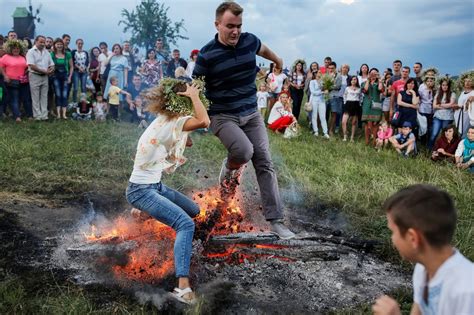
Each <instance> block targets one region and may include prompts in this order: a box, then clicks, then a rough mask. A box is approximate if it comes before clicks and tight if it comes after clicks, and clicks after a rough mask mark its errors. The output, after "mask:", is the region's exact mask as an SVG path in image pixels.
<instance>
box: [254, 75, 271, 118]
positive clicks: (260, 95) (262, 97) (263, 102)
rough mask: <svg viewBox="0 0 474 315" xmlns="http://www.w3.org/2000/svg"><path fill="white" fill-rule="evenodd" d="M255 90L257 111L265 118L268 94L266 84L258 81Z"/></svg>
mask: <svg viewBox="0 0 474 315" xmlns="http://www.w3.org/2000/svg"><path fill="white" fill-rule="evenodd" d="M258 89H259V90H258V92H257V104H258V111H259V112H260V114H261V115H262V117H263V118H265V114H266V113H267V103H268V97H269V96H270V94H269V93H268V92H267V85H266V84H265V83H260V86H259V87H258Z"/></svg>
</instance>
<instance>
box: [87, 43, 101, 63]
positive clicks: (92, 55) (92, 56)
mask: <svg viewBox="0 0 474 315" xmlns="http://www.w3.org/2000/svg"><path fill="white" fill-rule="evenodd" d="M94 49H97V50H98V51H99V54H100V48H99V47H97V46H96V47H92V49H91V52H90V54H89V55H90V56H91V60H92V61H94V60H97V57H96V56H94Z"/></svg>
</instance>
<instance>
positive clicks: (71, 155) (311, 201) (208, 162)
mask: <svg viewBox="0 0 474 315" xmlns="http://www.w3.org/2000/svg"><path fill="white" fill-rule="evenodd" d="M301 120H303V118H302V119H301ZM0 132H1V136H0V174H2V176H0V192H1V193H3V194H5V193H15V194H24V195H30V194H37V195H40V196H42V197H46V198H50V199H55V200H62V201H70V200H75V199H77V198H78V197H79V196H81V195H82V194H84V193H87V192H99V193H102V194H112V195H116V196H119V195H121V196H123V192H124V189H125V187H126V185H127V181H128V177H129V176H130V172H131V169H132V166H133V155H134V152H135V147H136V144H137V141H138V138H139V136H140V134H141V132H142V131H141V130H139V129H138V128H136V127H135V126H132V125H130V124H127V123H105V124H96V123H94V122H83V123H80V122H74V121H67V122H64V121H61V122H47V123H44V122H24V123H22V124H20V125H17V124H15V123H11V122H0ZM193 140H194V146H193V147H192V148H190V149H188V150H187V151H186V156H187V157H188V158H189V160H188V163H186V164H185V165H184V166H183V167H181V168H180V169H179V170H178V171H177V172H176V173H174V174H173V175H171V176H169V175H167V176H166V182H167V183H169V184H170V185H172V186H173V187H177V188H178V189H181V190H190V189H192V188H196V187H197V188H199V189H200V188H202V187H203V185H205V183H204V182H202V181H201V180H199V177H198V176H194V174H195V171H196V170H197V169H201V170H202V172H207V173H206V174H208V176H209V177H210V178H211V179H212V178H217V175H218V171H219V168H220V161H221V160H222V158H223V157H224V156H225V154H226V152H225V149H224V147H223V146H222V145H221V144H220V143H219V141H218V139H217V138H216V137H214V136H212V135H197V134H195V135H193ZM270 142H271V150H272V156H273V159H274V162H275V167H276V169H277V173H278V178H279V181H280V186H281V187H282V188H287V187H290V186H293V187H296V192H297V193H298V194H299V195H300V198H299V199H298V200H300V204H298V206H302V207H306V208H308V209H310V208H312V207H314V206H315V205H316V204H323V205H326V206H328V207H330V208H337V209H340V211H341V212H342V213H343V215H344V216H346V217H347V219H348V222H349V224H350V225H349V228H350V229H351V230H352V231H354V232H356V233H359V234H360V235H362V236H363V237H366V238H378V239H383V240H385V241H386V243H387V244H389V242H388V240H389V231H388V229H387V228H386V220H385V215H384V213H383V212H382V211H381V204H382V203H383V201H384V200H385V199H386V198H387V197H388V196H389V195H390V194H392V193H393V192H395V191H396V190H398V189H399V188H401V187H404V186H406V185H410V184H414V183H431V184H434V185H436V186H438V187H440V188H442V189H445V190H447V191H448V192H449V193H450V194H451V195H452V196H453V197H454V199H455V202H456V206H457V208H458V210H459V220H458V227H457V230H456V234H455V239H454V244H455V246H456V247H458V248H459V249H460V250H461V252H463V253H464V254H465V255H466V256H467V257H468V258H470V259H471V260H473V259H474V249H473V244H474V239H473V221H474V220H473V218H474V217H473V212H474V210H473V202H472V192H473V191H474V181H473V177H472V176H471V175H469V174H467V173H466V172H462V171H459V170H457V169H455V168H454V167H453V166H452V165H448V164H443V163H433V162H431V161H430V160H429V159H427V158H425V157H424V156H418V157H416V158H413V159H402V158H400V157H399V156H398V155H397V154H395V152H393V151H391V150H385V151H382V152H380V153H377V152H375V151H374V150H373V149H371V148H368V147H366V146H365V145H364V144H363V143H362V142H361V141H359V142H356V143H354V144H351V143H345V142H342V141H341V140H340V139H332V140H330V141H327V140H323V139H322V138H315V137H314V136H312V135H311V134H310V133H309V132H308V131H307V130H303V132H302V135H301V136H300V137H298V138H296V139H291V140H287V139H283V138H282V137H281V136H277V135H274V134H271V135H270ZM385 255H386V257H388V256H390V257H392V258H391V259H390V260H393V261H398V255H397V254H396V252H395V251H394V250H393V249H391V248H390V247H389V246H387V248H386V251H385ZM12 283H13V282H11V281H10V282H9V280H6V281H1V282H0V303H2V304H0V313H4V312H3V310H7V313H30V312H29V311H25V310H33V309H35V308H37V309H40V310H44V311H40V313H41V312H43V313H64V312H61V310H65V309H71V310H73V311H71V312H68V313H72V314H74V313H77V314H79V313H83V312H99V313H101V312H102V311H103V310H104V309H101V310H102V311H99V310H98V309H97V308H96V307H97V306H95V304H94V303H93V302H91V300H90V299H89V298H88V297H87V296H85V295H84V293H83V292H82V291H81V290H80V289H71V290H70V291H68V289H67V288H62V287H56V288H51V289H50V290H49V291H48V290H47V291H46V292H43V293H41V294H39V295H38V296H35V297H33V298H32V297H31V294H30V293H28V292H27V291H26V290H25V287H27V284H25V285H24V286H22V284H21V282H20V284H19V285H18V284H17V285H14V286H13V287H12ZM399 295H400V296H401V299H402V300H403V299H406V297H407V296H409V294H408V295H407V294H406V293H400V294H399ZM25 297H28V298H26V299H25ZM18 301H20V302H18ZM21 303H23V304H21ZM115 307H116V310H117V311H113V310H110V309H107V311H104V312H105V313H110V312H118V313H127V312H131V313H140V312H143V309H140V308H138V309H134V310H133V311H131V309H132V308H133V306H126V304H125V306H124V305H122V306H120V305H118V306H117V305H116V306H115ZM121 307H122V308H121ZM364 307H365V308H364ZM364 307H363V308H361V309H359V311H360V313H363V312H366V311H367V310H368V308H367V307H366V306H364ZM349 312H351V311H350V310H349Z"/></svg>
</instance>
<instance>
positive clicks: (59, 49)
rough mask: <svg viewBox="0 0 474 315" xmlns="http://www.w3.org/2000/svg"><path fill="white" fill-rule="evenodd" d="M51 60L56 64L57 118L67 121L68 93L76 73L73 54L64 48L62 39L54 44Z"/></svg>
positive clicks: (54, 83)
mask: <svg viewBox="0 0 474 315" xmlns="http://www.w3.org/2000/svg"><path fill="white" fill-rule="evenodd" d="M51 58H52V59H53V62H54V74H53V77H52V80H53V86H54V94H55V95H56V115H57V116H56V117H57V118H58V119H60V118H61V116H62V118H63V119H67V117H66V110H67V92H68V87H69V84H71V77H72V75H73V72H74V68H73V64H72V57H71V53H70V52H68V51H66V50H65V48H64V42H63V40H62V39H61V38H56V40H55V41H54V43H53V51H52V52H51Z"/></svg>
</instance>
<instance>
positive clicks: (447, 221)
mask: <svg viewBox="0 0 474 315" xmlns="http://www.w3.org/2000/svg"><path fill="white" fill-rule="evenodd" d="M383 208H384V210H385V211H386V213H387V221H388V228H389V229H390V230H391V232H392V243H393V245H394V246H395V248H396V249H397V250H398V252H399V253H400V255H401V256H402V258H404V259H406V260H408V261H410V262H413V263H416V265H415V270H414V271H413V305H412V308H411V314H433V315H434V314H466V315H467V314H474V286H473V285H472V281H473V279H474V264H473V263H472V262H471V261H469V259H467V258H466V257H464V256H463V255H462V254H461V253H460V252H459V251H458V250H457V249H456V248H454V247H453V246H452V245H451V242H452V239H453V235H454V232H455V229H456V220H457V213H456V209H455V208H454V202H453V200H452V199H451V197H450V195H449V194H448V193H447V192H445V191H442V190H440V189H438V188H436V187H433V186H430V185H424V184H418V185H413V186H409V187H406V188H404V189H402V190H400V191H398V192H397V193H395V194H394V195H392V196H391V197H389V198H388V199H387V200H386V201H385V203H384V206H383ZM372 310H373V312H374V314H375V315H383V314H391V315H396V314H397V315H398V314H401V312H400V309H399V306H398V303H397V301H395V300H394V299H392V298H390V297H388V296H386V295H385V296H382V297H380V298H378V299H377V301H376V302H375V304H374V305H373V306H372Z"/></svg>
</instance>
